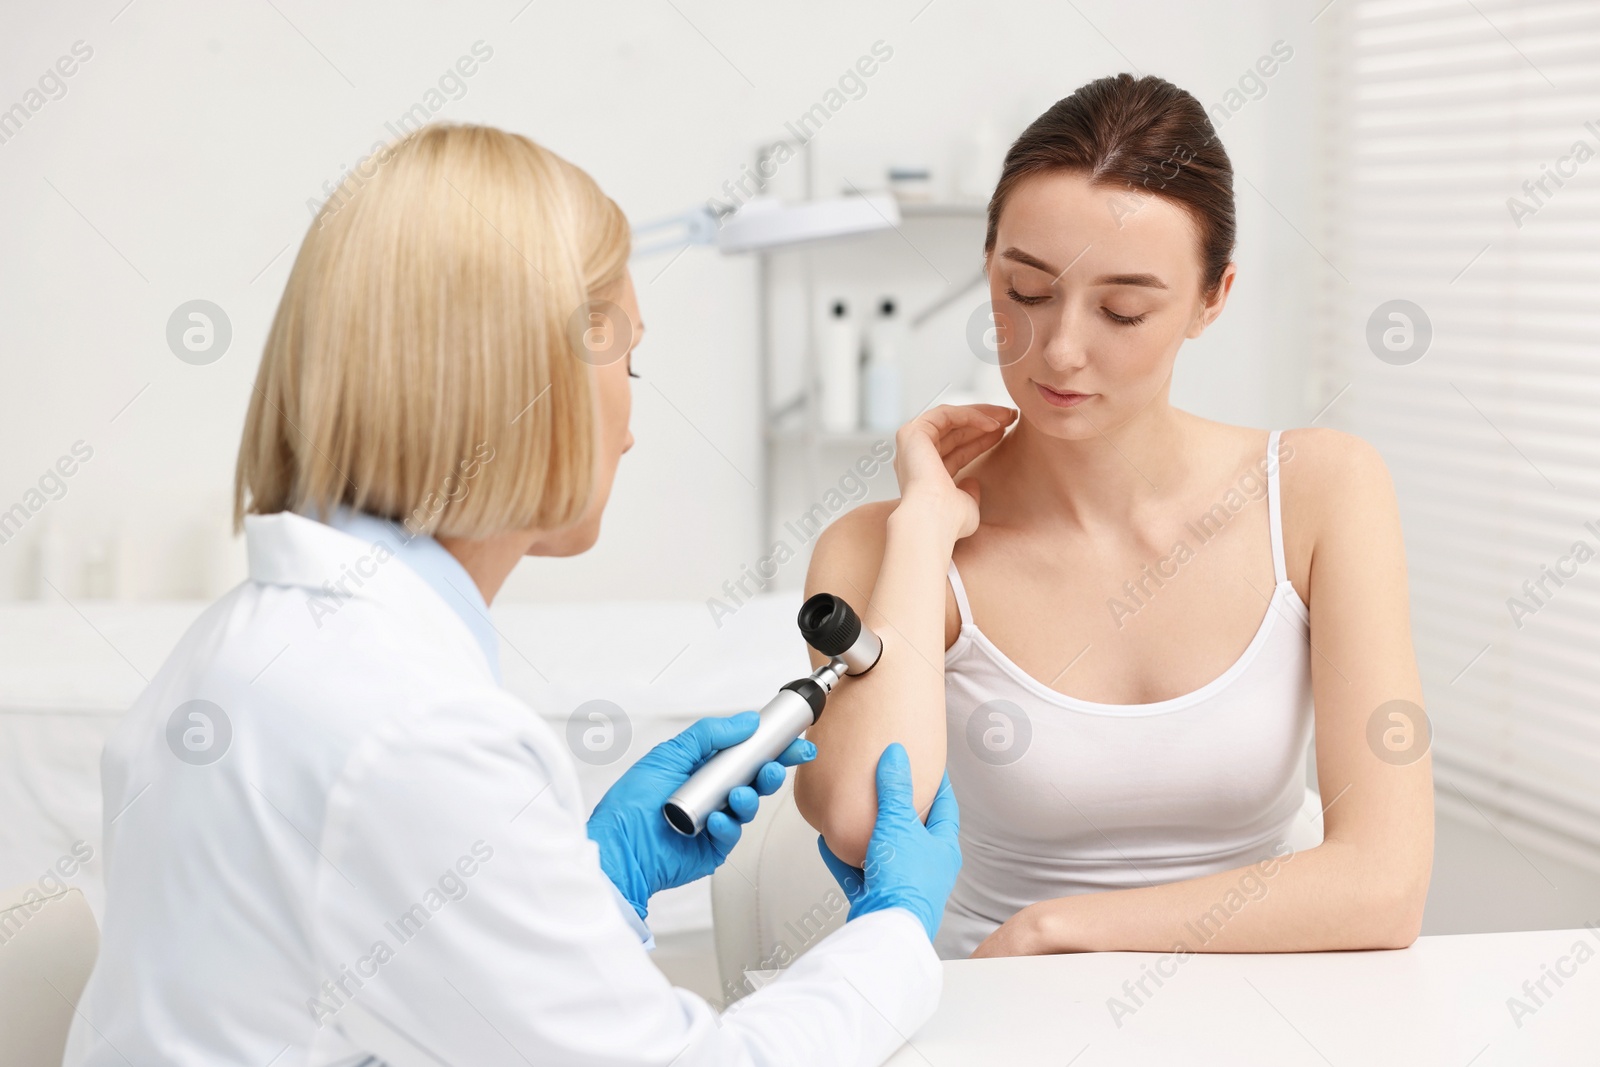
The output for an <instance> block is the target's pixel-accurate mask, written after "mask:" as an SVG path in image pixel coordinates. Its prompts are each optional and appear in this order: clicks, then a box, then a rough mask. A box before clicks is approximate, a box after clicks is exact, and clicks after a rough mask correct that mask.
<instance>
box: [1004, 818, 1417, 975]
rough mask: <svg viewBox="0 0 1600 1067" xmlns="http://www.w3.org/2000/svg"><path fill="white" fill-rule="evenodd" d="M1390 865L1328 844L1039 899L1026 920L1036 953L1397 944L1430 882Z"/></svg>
mask: <svg viewBox="0 0 1600 1067" xmlns="http://www.w3.org/2000/svg"><path fill="white" fill-rule="evenodd" d="M1393 869H1394V865H1393V864H1384V863H1381V862H1372V861H1370V860H1364V859H1363V858H1362V852H1361V850H1360V849H1358V848H1357V847H1356V846H1354V845H1352V844H1349V843H1344V842H1325V843H1324V844H1322V845H1319V846H1318V847H1316V848H1312V849H1307V850H1305V851H1303V852H1298V853H1289V854H1287V855H1286V856H1284V857H1283V858H1280V859H1277V860H1268V861H1265V862H1264V863H1261V864H1255V865H1252V866H1249V867H1240V868H1237V869H1235V870H1231V871H1223V872H1221V873H1218V874H1213V875H1207V876H1205V877H1203V878H1193V879H1189V880H1186V881H1182V882H1170V883H1168V884H1166V885H1156V886H1142V887H1140V888H1137V889H1122V890H1115V891H1112V892H1106V893H1092V894H1084V895H1082V896H1072V897H1060V898H1057V899H1054V900H1048V901H1044V902H1041V903H1039V904H1036V905H1033V907H1032V908H1031V909H1028V910H1030V911H1034V912H1035V914H1034V915H1032V916H1029V917H1028V918H1027V922H1028V923H1030V924H1032V925H1033V926H1034V928H1035V931H1036V932H1035V936H1034V941H1035V945H1036V947H1035V949H1034V951H1036V952H1040V953H1047V952H1084V951H1090V952H1115V951H1125V952H1171V951H1173V949H1174V948H1175V947H1177V946H1179V945H1180V944H1181V945H1182V946H1183V948H1184V949H1186V950H1187V951H1189V952H1317V951H1326V950H1331V949H1375V948H1403V947H1405V946H1406V945H1409V944H1410V943H1411V942H1412V941H1413V940H1415V938H1416V936H1417V931H1418V927H1419V926H1420V924H1421V919H1422V907H1423V903H1424V898H1425V897H1426V895H1427V885H1426V882H1425V881H1424V882H1423V883H1422V884H1421V885H1416V884H1409V883H1406V882H1402V881H1400V880H1399V879H1398V878H1396V877H1395V876H1394V875H1393V873H1392V871H1393Z"/></svg>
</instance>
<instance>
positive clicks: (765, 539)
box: [755, 200, 988, 551]
mask: <svg viewBox="0 0 1600 1067" xmlns="http://www.w3.org/2000/svg"><path fill="white" fill-rule="evenodd" d="M899 208H900V215H901V222H900V225H899V226H897V227H893V228H889V229H884V230H879V231H876V232H873V233H868V234H861V235H857V236H852V237H847V238H836V239H833V240H830V241H827V242H817V243H815V244H812V245H797V246H791V247H787V248H775V249H769V250H765V251H760V252H757V253H755V255H756V260H757V280H756V286H757V294H758V296H757V301H758V310H757V324H758V329H759V331H760V355H759V358H760V384H759V390H760V397H761V402H762V409H763V410H762V434H761V450H762V462H761V548H762V551H766V550H767V549H768V548H769V547H770V546H772V544H773V543H774V534H775V524H774V512H775V510H776V506H777V497H776V493H777V481H776V480H777V477H778V470H777V466H778V460H779V459H780V458H783V457H784V454H785V453H795V454H797V455H798V458H799V460H800V462H801V464H802V467H803V472H804V478H805V480H806V482H807V485H806V487H805V494H804V496H805V499H807V500H813V499H816V498H817V497H818V496H819V495H820V494H821V493H822V491H823V487H824V486H823V482H824V479H823V470H824V466H823V464H824V459H825V457H827V456H828V455H829V454H830V453H832V452H839V451H852V450H853V451H856V452H864V451H866V450H867V449H870V448H871V446H872V445H873V444H874V443H875V442H877V441H878V440H880V439H882V438H884V437H885V436H890V434H888V433H886V432H884V431H876V430H870V429H859V430H853V431H849V432H844V433H838V432H830V431H826V430H823V429H822V427H821V426H820V424H819V419H818V414H817V412H818V403H819V392H820V376H819V373H818V364H819V361H818V354H817V350H816V327H815V317H816V314H817V311H816V309H817V288H818V285H817V282H818V278H817V276H816V272H815V270H814V268H813V264H812V253H813V251H815V250H817V249H819V248H821V247H823V246H824V245H826V246H827V247H828V248H830V249H833V248H837V247H839V246H842V245H847V244H848V245H849V246H850V247H851V248H852V249H859V251H860V253H861V254H862V255H873V254H874V250H875V249H882V248H883V247H884V242H894V243H895V244H896V245H901V246H902V247H903V244H904V243H912V244H913V247H915V243H914V240H913V238H912V237H911V236H909V235H908V233H907V232H906V231H910V232H912V233H914V232H915V231H916V230H918V229H921V228H922V227H924V226H926V225H928V224H929V223H930V222H931V223H933V224H937V225H944V224H946V222H945V221H944V220H955V221H962V220H965V221H966V222H969V223H970V224H971V225H972V227H973V231H972V232H973V239H974V241H975V246H981V243H982V238H983V224H984V221H985V220H986V218H987V210H988V205H987V204H986V203H984V202H981V201H950V200H943V201H923V200H902V201H900V202H899ZM795 256H798V257H802V259H801V273H802V278H803V282H802V285H801V289H802V292H803V301H804V308H803V313H804V330H803V332H804V340H803V342H802V345H801V351H800V355H801V360H800V370H799V378H800V387H799V389H798V390H797V391H796V392H793V393H791V394H790V395H788V396H787V397H785V398H783V399H782V400H781V401H780V402H776V403H775V402H774V400H773V398H772V395H771V390H772V383H773V380H774V377H775V374H774V370H775V364H774V359H775V353H774V347H775V346H774V344H773V334H772V329H773V322H772V301H773V289H772V282H773V273H774V264H775V262H776V261H777V260H779V259H781V258H784V257H795ZM977 280H978V279H977V278H976V277H968V278H963V279H960V280H957V281H954V282H953V284H952V285H951V286H950V287H949V289H948V291H947V292H946V293H944V294H943V295H941V296H940V297H939V298H938V299H936V300H935V301H934V302H933V304H932V306H930V307H928V308H924V309H920V310H918V311H916V313H915V314H909V313H908V314H907V319H908V323H909V324H910V325H911V326H912V327H913V328H914V327H915V325H916V324H917V323H918V322H919V321H921V320H922V319H924V318H926V317H927V315H929V314H931V313H932V312H934V311H936V310H938V309H939V308H942V307H944V306H946V305H947V304H949V303H950V302H952V301H954V300H957V299H960V298H961V297H962V296H963V295H965V294H967V293H969V292H971V290H972V289H973V286H974V284H975V283H976V281H977Z"/></svg>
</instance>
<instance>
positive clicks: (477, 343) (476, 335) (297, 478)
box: [234, 124, 630, 538]
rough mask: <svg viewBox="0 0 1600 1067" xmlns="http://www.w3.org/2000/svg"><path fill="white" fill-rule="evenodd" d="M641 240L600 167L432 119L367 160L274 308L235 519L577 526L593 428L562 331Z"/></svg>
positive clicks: (455, 532) (325, 213)
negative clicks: (349, 514) (344, 508)
mask: <svg viewBox="0 0 1600 1067" xmlns="http://www.w3.org/2000/svg"><path fill="white" fill-rule="evenodd" d="M629 251H630V236H629V230H628V224H627V220H626V218H625V217H624V216H623V213H622V211H621V210H620V209H619V208H618V207H617V205H616V204H615V203H614V202H613V201H612V200H611V199H610V198H609V197H607V196H606V195H605V194H604V193H603V192H601V191H600V187H599V186H598V185H596V184H595V182H594V179H592V178H590V177H589V175H587V174H585V173H584V172H583V171H582V170H579V169H578V168H577V167H575V166H573V165H572V164H570V163H568V162H567V161H566V160H564V159H562V158H560V157H559V156H557V155H555V154H554V153H552V152H550V151H548V150H547V149H544V148H541V147H540V146H539V145H537V144H534V143H533V142H532V141H530V140H528V138H526V137H522V136H519V135H517V134H512V133H506V132H504V131H501V130H496V129H491V128H489V127H484V126H462V125H443V124H438V125H430V126H424V127H422V128H421V129H418V130H415V131H413V132H411V133H409V134H407V135H406V136H405V137H403V138H401V139H400V140H398V141H396V142H394V143H393V144H390V145H388V146H386V147H384V148H383V149H380V150H379V151H378V152H376V153H374V154H373V155H372V156H370V157H368V158H367V159H366V160H364V161H363V162H362V163H361V164H360V165H359V166H357V167H356V168H355V169H354V170H352V171H351V172H350V174H349V175H348V176H347V177H346V179H345V180H344V182H343V184H342V185H341V186H340V188H339V190H338V191H337V192H336V193H335V194H334V195H333V196H332V197H330V198H329V199H328V202H327V203H326V204H324V205H323V206H322V208H321V210H320V211H319V212H318V213H317V217H316V220H315V222H314V223H313V224H312V226H311V229H310V232H308V233H307V234H306V237H305V240H304V241H303V242H301V245H300V251H299V254H298V255H297V256H296V257H295V261H294V267H293V269H292V270H291V271H290V274H289V282H288V285H287V286H286V287H285V288H284V292H283V299H282V300H281V301H279V303H278V310H277V313H276V315H274V317H273V320H272V329H271V332H270V333H269V334H268V336H267V344H266V349H265V351H264V352H263V353H262V357H261V367H260V369H259V371H258V372H257V374H256V383H255V390H254V392H253V393H252V394H251V397H250V407H249V412H248V413H247V415H246V417H245V426H244V438H243V440H242V441H241V443H240V446H239V463H238V468H237V472H236V478H235V484H234V527H235V529H236V530H237V529H240V528H242V527H243V525H244V517H245V515H246V513H251V514H271V513H274V512H280V511H295V512H301V513H305V514H311V515H317V514H323V515H326V514H328V513H330V512H331V511H332V509H333V508H334V507H335V506H337V505H340V504H346V505H349V506H351V507H353V508H355V509H356V510H360V511H366V512H370V513H372V514H375V515H379V516H382V517H384V518H388V519H394V520H398V521H402V522H405V523H406V525H407V527H408V528H409V529H410V531H411V532H412V534H414V535H415V534H419V533H428V534H434V535H440V536H451V537H463V538H477V537H484V536H488V535H491V534H495V533H501V532H505V531H509V530H522V529H540V530H553V529H557V528H559V527H562V526H566V525H568V524H570V523H572V522H574V521H576V520H577V519H579V518H580V517H581V516H582V515H583V513H584V511H585V509H586V507H587V506H588V504H589V502H590V499H591V497H592V495H593V492H594V489H595V483H596V462H597V458H598V449H597V448H596V435H597V432H598V426H597V415H596V408H595V403H596V395H595V390H594V388H593V383H592V381H591V374H592V373H593V370H592V367H591V365H590V363H589V362H587V361H585V359H583V358H581V357H580V356H579V355H578V351H577V348H576V347H575V342H576V343H581V333H580V334H574V332H573V330H572V329H571V327H570V325H569V324H570V323H572V322H574V321H580V322H582V321H585V320H586V314H585V309H586V308H587V305H588V301H590V300H591V299H597V295H596V294H599V293H603V292H606V291H608V290H609V289H610V288H611V287H612V286H613V285H615V284H617V283H619V282H620V281H621V279H622V276H623V273H624V271H625V270H626V269H627V261H628V255H629Z"/></svg>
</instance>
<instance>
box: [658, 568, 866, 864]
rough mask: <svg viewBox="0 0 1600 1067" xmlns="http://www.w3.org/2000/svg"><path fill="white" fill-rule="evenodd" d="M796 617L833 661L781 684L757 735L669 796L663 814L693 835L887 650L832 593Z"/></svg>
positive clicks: (813, 642) (708, 764)
mask: <svg viewBox="0 0 1600 1067" xmlns="http://www.w3.org/2000/svg"><path fill="white" fill-rule="evenodd" d="M798 621H799V624H800V632H801V633H802V634H803V635H804V636H805V639H806V643H807V644H809V645H810V646H811V647H812V648H814V649H816V650H817V651H818V652H821V653H822V654H823V655H825V656H828V657H830V658H829V661H828V662H827V663H825V664H823V665H822V666H821V667H818V668H817V669H816V670H814V671H812V672H811V674H810V675H808V676H807V677H805V678H800V679H797V680H795V681H793V682H790V683H789V684H788V685H786V686H784V687H783V688H782V689H780V690H779V691H778V694H777V696H775V697H773V698H772V699H771V700H769V701H767V705H766V707H764V708H762V709H761V711H760V712H759V713H758V714H759V716H760V720H761V721H760V722H759V723H758V724H757V726H756V732H755V733H754V734H751V735H750V736H749V737H747V738H745V739H744V740H743V741H741V742H739V743H738V744H737V745H733V746H732V747H730V748H725V749H723V750H722V751H721V752H718V753H717V754H716V755H715V756H712V757H711V758H710V759H709V760H707V761H706V762H705V763H704V764H703V765H701V767H700V769H699V770H697V771H695V772H694V773H693V774H692V775H690V776H689V779H688V781H686V782H684V783H683V785H681V786H680V787H678V789H677V791H676V792H674V793H673V794H672V796H670V797H668V798H667V802H666V803H665V804H663V805H662V807H661V813H662V814H663V815H664V816H666V819H667V824H668V825H669V826H671V827H672V828H673V829H674V830H676V831H678V832H679V833H680V834H683V835H685V836H686V837H687V836H693V835H694V834H698V833H699V832H700V831H701V830H703V829H705V825H706V820H707V819H708V818H710V817H711V813H712V812H714V811H721V810H722V809H723V808H725V807H726V806H727V804H728V794H729V793H731V792H733V790H734V789H736V788H738V787H739V786H741V785H749V784H750V783H751V782H752V781H754V780H755V776H756V772H758V771H759V770H761V767H762V765H763V764H765V763H766V762H767V761H768V760H774V759H777V758H778V756H779V755H781V754H782V752H783V750H784V749H786V748H788V747H789V745H790V743H791V742H793V741H794V739H795V738H797V737H799V736H800V735H801V734H802V733H804V732H805V730H806V728H807V727H809V726H810V725H811V724H812V723H814V722H816V721H817V717H818V716H820V715H821V714H822V709H823V707H824V706H825V705H826V704H827V700H828V693H829V692H831V691H832V689H833V687H834V686H835V685H836V684H838V682H839V679H840V678H841V677H843V676H844V675H847V674H849V675H857V674H865V673H866V672H867V671H870V670H871V669H872V668H873V666H874V665H875V664H876V663H877V662H878V657H879V656H880V655H881V654H882V652H883V642H882V641H880V640H879V639H878V636H877V635H876V634H874V633H873V632H872V631H871V630H869V629H867V628H866V627H865V626H863V625H861V619H860V617H859V616H857V615H856V613H855V612H854V611H852V610H851V608H850V605H849V604H846V603H845V602H844V601H843V600H841V599H839V598H838V597H836V596H833V595H832V594H830V593H818V594H817V595H816V596H814V597H812V598H811V599H810V600H807V601H806V602H805V604H803V605H802V606H801V608H800V617H799V620H798Z"/></svg>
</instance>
